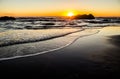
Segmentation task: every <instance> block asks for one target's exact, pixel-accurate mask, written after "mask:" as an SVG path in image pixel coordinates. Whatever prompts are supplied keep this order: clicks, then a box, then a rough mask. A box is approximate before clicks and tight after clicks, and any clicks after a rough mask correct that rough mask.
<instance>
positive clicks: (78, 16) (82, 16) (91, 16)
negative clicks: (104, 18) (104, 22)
mask: <svg viewBox="0 0 120 79" xmlns="http://www.w3.org/2000/svg"><path fill="white" fill-rule="evenodd" d="M75 19H95V17H94V16H93V15H92V14H88V15H87V14H83V15H76V16H75Z"/></svg>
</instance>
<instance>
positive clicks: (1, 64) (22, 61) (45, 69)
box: [0, 27, 120, 79]
mask: <svg viewBox="0 0 120 79" xmlns="http://www.w3.org/2000/svg"><path fill="white" fill-rule="evenodd" d="M113 28H114V29H113ZM110 29H111V30H110ZM119 30H120V27H105V28H103V29H101V30H100V32H99V33H97V34H94V35H90V36H85V37H82V38H79V39H77V40H76V41H75V42H74V43H72V44H71V45H69V46H67V47H65V48H62V49H60V50H56V51H50V52H49V53H44V54H38V55H35V56H28V57H21V58H16V59H10V60H5V61H4V60H3V61H0V70H1V72H3V71H4V72H8V71H9V73H5V74H10V73H14V72H15V73H16V72H17V74H18V73H20V74H21V75H25V76H26V73H27V74H31V76H36V74H38V75H39V76H40V77H42V78H50V77H51V78H53V77H54V78H58V77H59V78H65V79H68V78H76V77H78V78H80V77H86V76H87V77H89V76H90V77H104V78H105V77H107V78H108V77H110V78H117V76H118V77H119V73H120V68H119V67H120V65H119V62H120V54H119V52H120V49H119V45H118V43H119V38H120V36H115V35H120V31H119ZM89 31H90V30H89ZM114 31H115V32H114ZM84 33H85V32H84ZM75 36H76V35H75ZM69 37H70V36H69ZM71 37H73V36H71ZM61 38H62V37H61ZM66 38H68V37H66ZM57 40H58V39H57ZM60 40H61V39H60ZM111 40H112V41H111ZM33 72H35V73H33ZM17 74H16V75H17Z"/></svg>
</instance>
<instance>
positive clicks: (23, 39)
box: [0, 28, 81, 47]
mask: <svg viewBox="0 0 120 79" xmlns="http://www.w3.org/2000/svg"><path fill="white" fill-rule="evenodd" d="M80 30H81V29H70V28H69V29H46V30H9V31H5V32H1V33H0V47H3V46H9V45H14V44H21V43H29V42H37V41H43V40H48V39H52V38H57V37H60V36H65V35H68V34H70V33H74V32H77V31H80Z"/></svg>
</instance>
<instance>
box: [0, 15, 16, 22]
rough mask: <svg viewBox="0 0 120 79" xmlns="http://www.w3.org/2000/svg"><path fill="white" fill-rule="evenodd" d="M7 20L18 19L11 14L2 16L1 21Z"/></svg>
mask: <svg viewBox="0 0 120 79" xmlns="http://www.w3.org/2000/svg"><path fill="white" fill-rule="evenodd" d="M7 20H16V18H14V17H9V16H3V17H0V21H7Z"/></svg>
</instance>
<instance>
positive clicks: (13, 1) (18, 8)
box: [0, 0, 120, 17]
mask: <svg viewBox="0 0 120 79" xmlns="http://www.w3.org/2000/svg"><path fill="white" fill-rule="evenodd" d="M68 12H74V13H76V14H89V13H91V14H93V15H95V16H98V17H99V16H100V17H101V16H115V17H116V16H119V17H120V0H0V16H64V15H65V14H66V13H68Z"/></svg>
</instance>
